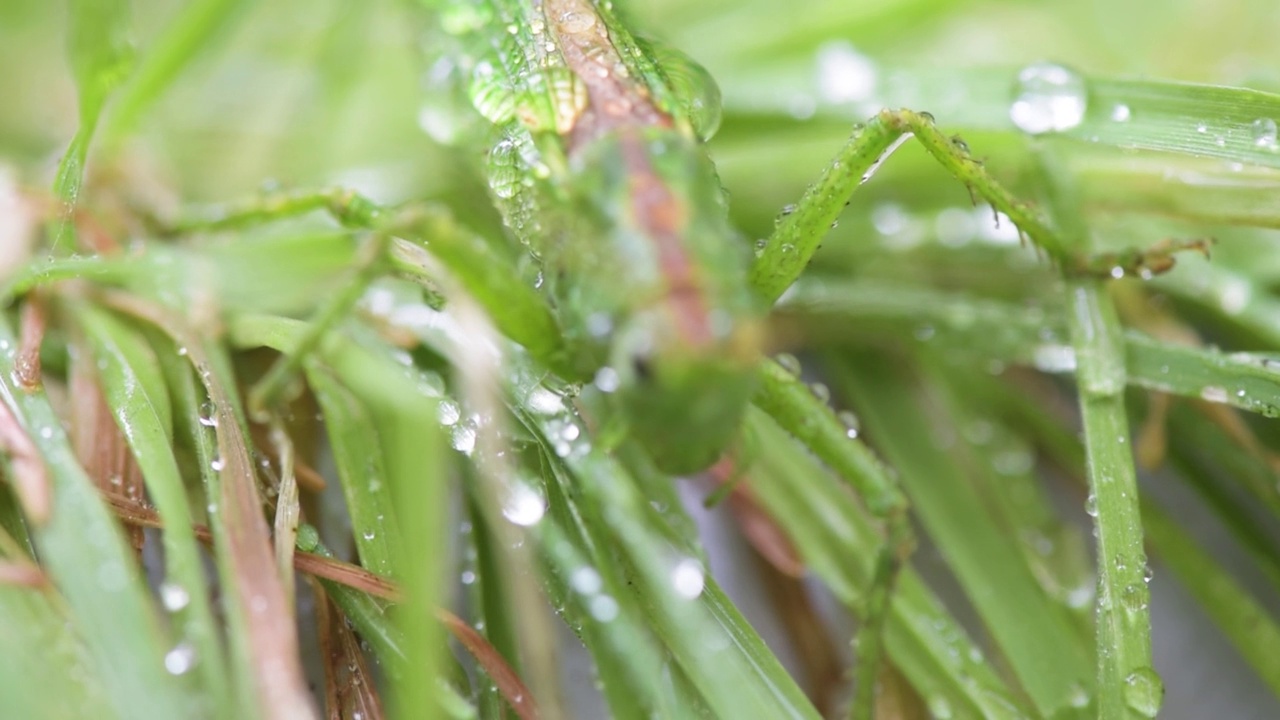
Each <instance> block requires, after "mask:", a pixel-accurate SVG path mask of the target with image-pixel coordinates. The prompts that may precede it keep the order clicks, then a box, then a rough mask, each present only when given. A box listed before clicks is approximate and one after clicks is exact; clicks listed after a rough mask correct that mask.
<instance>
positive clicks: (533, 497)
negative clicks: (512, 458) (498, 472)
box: [502, 482, 547, 527]
mask: <svg viewBox="0 0 1280 720" xmlns="http://www.w3.org/2000/svg"><path fill="white" fill-rule="evenodd" d="M546 512H547V505H546V502H545V501H544V500H543V499H542V496H541V495H539V494H538V493H537V492H536V491H534V490H533V488H530V487H529V486H527V485H525V484H524V483H521V482H516V483H515V484H513V485H512V487H511V488H510V490H508V492H507V497H506V498H505V499H504V500H503V503H502V516H503V517H505V518H506V519H507V520H510V521H511V522H513V523H515V524H516V525H523V526H526V527H528V526H530V525H536V524H537V523H538V521H539V520H541V519H542V516H543V515H545V514H546Z"/></svg>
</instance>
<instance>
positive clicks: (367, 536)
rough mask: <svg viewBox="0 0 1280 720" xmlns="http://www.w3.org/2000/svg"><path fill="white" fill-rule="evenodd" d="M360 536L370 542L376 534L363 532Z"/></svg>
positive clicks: (367, 531)
mask: <svg viewBox="0 0 1280 720" xmlns="http://www.w3.org/2000/svg"><path fill="white" fill-rule="evenodd" d="M360 536H361V537H363V538H364V539H365V540H372V539H374V538H375V537H377V534H376V533H374V531H372V530H365V531H364V532H362V533H360Z"/></svg>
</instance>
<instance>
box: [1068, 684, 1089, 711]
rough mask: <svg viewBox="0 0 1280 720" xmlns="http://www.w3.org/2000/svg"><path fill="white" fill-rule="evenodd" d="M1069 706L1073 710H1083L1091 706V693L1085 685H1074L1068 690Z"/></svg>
mask: <svg viewBox="0 0 1280 720" xmlns="http://www.w3.org/2000/svg"><path fill="white" fill-rule="evenodd" d="M1068 692H1069V693H1070V694H1069V695H1068V696H1067V704H1068V705H1070V706H1071V707H1073V708H1083V707H1088V706H1089V691H1088V690H1086V689H1085V686H1084V684H1083V683H1078V682H1077V683H1072V684H1071V688H1070V689H1069V690H1068Z"/></svg>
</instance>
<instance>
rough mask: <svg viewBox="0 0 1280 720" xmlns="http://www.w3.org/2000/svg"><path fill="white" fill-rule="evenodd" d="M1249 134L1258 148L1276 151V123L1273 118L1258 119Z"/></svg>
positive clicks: (1250, 127) (1250, 128)
mask: <svg viewBox="0 0 1280 720" xmlns="http://www.w3.org/2000/svg"><path fill="white" fill-rule="evenodd" d="M1249 132H1250V133H1251V134H1252V135H1253V144H1254V145H1257V146H1258V147H1262V148H1268V149H1275V147H1276V121H1275V120H1272V119H1271V118H1258V119H1257V120H1254V121H1253V124H1252V125H1250V126H1249Z"/></svg>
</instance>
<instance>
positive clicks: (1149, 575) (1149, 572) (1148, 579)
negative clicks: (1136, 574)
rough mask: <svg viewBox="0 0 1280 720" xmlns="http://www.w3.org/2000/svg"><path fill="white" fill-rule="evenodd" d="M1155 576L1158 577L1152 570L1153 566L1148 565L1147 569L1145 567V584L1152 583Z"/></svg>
mask: <svg viewBox="0 0 1280 720" xmlns="http://www.w3.org/2000/svg"><path fill="white" fill-rule="evenodd" d="M1155 576H1156V572H1155V571H1154V570H1152V569H1151V566H1150V565H1147V566H1146V567H1144V568H1143V569H1142V581H1143V582H1145V583H1149V582H1151V578H1153V577H1155Z"/></svg>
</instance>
